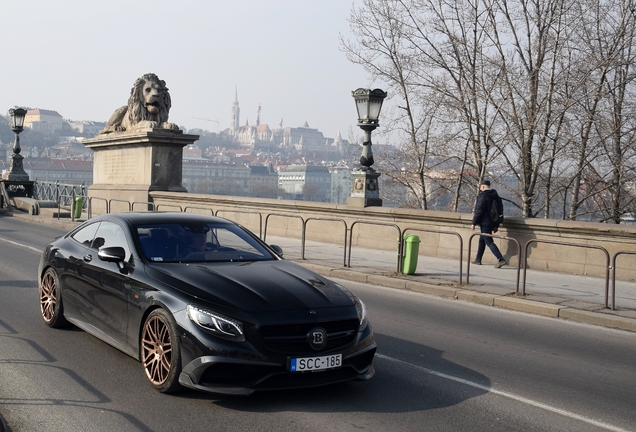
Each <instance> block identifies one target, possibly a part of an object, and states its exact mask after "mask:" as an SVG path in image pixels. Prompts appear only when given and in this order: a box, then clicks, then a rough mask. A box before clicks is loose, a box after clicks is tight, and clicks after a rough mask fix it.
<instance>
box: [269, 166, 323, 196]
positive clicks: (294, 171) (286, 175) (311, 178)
mask: <svg viewBox="0 0 636 432" xmlns="http://www.w3.org/2000/svg"><path fill="white" fill-rule="evenodd" d="M278 187H279V188H280V189H282V190H283V193H284V194H285V196H284V197H283V198H286V199H292V200H304V201H318V202H330V201H331V173H330V172H329V169H328V168H327V167H326V166H318V165H290V166H288V167H286V168H283V169H281V170H280V171H279V172H278Z"/></svg>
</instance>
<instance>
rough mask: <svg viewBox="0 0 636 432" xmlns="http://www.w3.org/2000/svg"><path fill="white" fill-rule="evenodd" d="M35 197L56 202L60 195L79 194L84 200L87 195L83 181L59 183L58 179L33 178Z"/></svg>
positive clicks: (73, 195)
mask: <svg viewBox="0 0 636 432" xmlns="http://www.w3.org/2000/svg"><path fill="white" fill-rule="evenodd" d="M33 188H34V192H35V198H37V199H39V200H47V201H55V202H58V200H59V199H60V197H61V196H72V197H76V196H81V197H83V198H84V202H86V201H87V198H88V195H87V191H86V186H85V185H84V183H81V184H79V185H74V184H65V183H60V182H59V181H56V182H51V181H42V180H35V181H34V182H33Z"/></svg>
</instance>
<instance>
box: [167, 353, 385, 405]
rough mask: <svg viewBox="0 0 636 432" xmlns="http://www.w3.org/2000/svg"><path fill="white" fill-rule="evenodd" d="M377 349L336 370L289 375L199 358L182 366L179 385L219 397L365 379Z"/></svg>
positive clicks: (267, 366) (280, 369)
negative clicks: (220, 395)
mask: <svg viewBox="0 0 636 432" xmlns="http://www.w3.org/2000/svg"><path fill="white" fill-rule="evenodd" d="M376 349H377V346H376V345H375V343H372V344H370V345H368V346H366V347H365V348H363V349H361V350H359V351H356V352H354V353H351V354H349V355H346V356H343V364H342V366H341V367H339V368H337V369H329V370H324V371H313V372H289V371H288V370H287V368H286V367H285V366H283V365H281V364H279V363H273V362H258V361H249V360H239V359H231V358H227V357H218V356H202V357H199V358H197V359H195V360H193V361H191V362H190V363H188V364H187V365H185V366H184V368H183V371H182V373H181V375H180V376H179V383H180V384H181V385H183V386H184V387H187V388H191V389H195V390H200V391H205V392H211V393H220V394H230V395H249V394H252V393H254V392H255V391H258V390H280V389H293V388H304V387H317V386H322V385H329V384H335V383H338V382H343V381H350V380H354V379H357V380H367V379H369V378H371V377H372V376H373V375H374V374H375V369H374V368H373V365H372V361H373V357H374V355H375V352H376Z"/></svg>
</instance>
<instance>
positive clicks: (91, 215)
mask: <svg viewBox="0 0 636 432" xmlns="http://www.w3.org/2000/svg"><path fill="white" fill-rule="evenodd" d="M93 200H98V201H104V206H106V209H105V210H106V213H110V206H109V205H108V200H107V199H106V198H101V197H94V196H93V197H89V198H88V218H89V219H91V218H92V217H93Z"/></svg>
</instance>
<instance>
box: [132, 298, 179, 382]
mask: <svg viewBox="0 0 636 432" xmlns="http://www.w3.org/2000/svg"><path fill="white" fill-rule="evenodd" d="M176 334H177V333H176V325H175V324H174V321H173V319H172V317H171V316H170V314H169V313H167V312H166V311H165V310H163V309H156V310H154V311H152V312H151V313H150V315H149V316H148V319H147V320H146V323H145V324H144V327H143V331H142V334H141V362H142V364H143V366H144V370H145V371H146V376H147V377H148V379H149V380H150V383H151V384H152V385H153V386H154V387H155V388H156V389H158V390H159V391H162V392H170V391H174V390H176V389H177V388H178V387H179V381H178V378H179V373H180V370H179V369H180V353H179V345H178V344H179V341H178V339H177V338H176Z"/></svg>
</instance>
